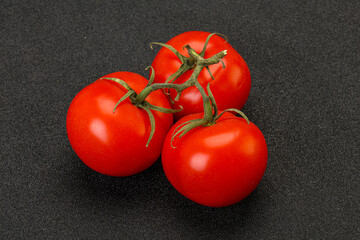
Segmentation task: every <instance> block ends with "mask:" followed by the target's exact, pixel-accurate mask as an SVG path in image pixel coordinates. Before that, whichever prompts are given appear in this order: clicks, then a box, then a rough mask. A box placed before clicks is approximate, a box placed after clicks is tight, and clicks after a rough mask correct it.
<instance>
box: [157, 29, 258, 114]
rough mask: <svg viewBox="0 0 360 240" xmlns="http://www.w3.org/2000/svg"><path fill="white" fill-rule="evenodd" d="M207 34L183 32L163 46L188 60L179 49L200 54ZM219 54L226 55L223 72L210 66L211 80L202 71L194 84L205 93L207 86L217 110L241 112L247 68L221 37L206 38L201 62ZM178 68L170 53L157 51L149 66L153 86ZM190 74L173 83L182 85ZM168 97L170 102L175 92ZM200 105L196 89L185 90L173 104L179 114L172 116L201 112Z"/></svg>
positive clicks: (246, 93) (247, 83) (247, 88)
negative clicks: (206, 41)
mask: <svg viewBox="0 0 360 240" xmlns="http://www.w3.org/2000/svg"><path fill="white" fill-rule="evenodd" d="M209 34H210V33H207V32H198V31H191V32H185V33H182V34H180V35H177V36H176V37H174V38H172V39H171V40H170V41H168V42H167V44H168V45H171V46H173V47H174V48H175V49H176V50H177V51H179V52H180V53H181V54H182V55H184V56H186V57H188V56H189V55H188V52H187V49H183V47H184V46H185V45H186V44H189V45H190V47H191V48H193V49H194V50H195V51H196V52H197V53H200V52H201V51H202V49H203V47H204V43H205V40H206V38H207V37H208V35H209ZM222 50H227V55H226V56H225V57H224V58H223V59H222V60H223V62H224V64H225V69H223V66H222V64H221V63H218V64H214V65H211V66H210V67H209V68H210V71H211V73H212V75H213V76H214V78H215V80H213V79H211V76H210V74H209V72H208V71H207V70H206V69H203V70H202V72H201V73H200V75H199V78H198V81H199V83H200V84H201V85H202V86H203V87H204V88H205V89H206V86H207V84H208V83H209V82H211V84H210V87H211V90H212V93H213V94H214V97H215V99H216V103H217V106H218V109H219V110H224V109H228V108H236V109H241V108H242V107H243V106H244V105H245V102H246V100H247V98H248V96H249V93H250V87H251V78H250V72H249V68H248V67H247V65H246V63H245V61H244V59H243V58H242V57H241V56H240V55H239V53H238V52H237V51H236V50H235V49H234V48H233V47H232V46H231V45H230V44H229V43H225V40H224V39H223V38H222V37H220V36H217V35H214V36H212V37H211V38H210V41H209V44H208V45H207V48H206V52H205V56H204V58H209V57H212V56H213V55H215V54H217V53H218V52H220V51H222ZM180 65H181V61H180V60H179V58H178V57H177V56H176V55H175V54H174V53H173V52H171V51H170V50H168V49H167V48H165V47H163V48H161V50H160V51H159V52H158V54H157V55H156V57H155V59H154V61H153V63H152V66H153V67H154V69H155V82H157V83H163V82H165V81H166V80H167V78H168V77H169V76H170V75H171V74H173V73H175V72H176V71H177V70H178V69H179V67H180ZM192 72H193V70H189V71H187V72H186V73H184V74H183V75H182V76H181V77H180V78H178V79H177V80H176V81H175V82H174V83H178V84H181V83H183V82H185V81H186V80H188V79H189V78H190V76H191V74H192ZM170 95H171V97H172V99H174V98H175V96H176V91H174V90H171V91H170ZM202 104H203V103H202V98H201V95H200V93H199V91H198V90H197V89H196V87H190V88H188V89H186V90H185V91H183V93H182V95H181V97H180V99H179V101H177V102H175V104H174V108H175V109H179V105H181V106H183V108H184V109H183V111H181V112H178V113H175V119H180V118H181V117H183V116H186V115H189V114H193V113H198V112H202V111H203V105H202Z"/></svg>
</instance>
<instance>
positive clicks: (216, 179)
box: [162, 113, 268, 207]
mask: <svg viewBox="0 0 360 240" xmlns="http://www.w3.org/2000/svg"><path fill="white" fill-rule="evenodd" d="M201 117H202V114H193V115H189V116H186V117H184V118H182V119H181V120H179V121H178V122H177V123H176V124H175V125H174V126H173V127H172V128H171V129H170V131H169V133H168V135H167V136H166V139H165V142H164V146H163V151H162V164H163V168H164V171H165V174H166V176H167V178H168V179H169V181H170V183H171V184H172V185H173V186H174V187H175V189H176V190H177V191H179V192H180V193H181V194H182V195H184V196H185V197H187V198H189V199H190V200H192V201H194V202H197V203H199V204H202V205H205V206H209V207H225V206H230V205H233V204H235V203H237V202H239V201H241V200H242V199H244V198H245V197H247V196H248V195H249V194H250V193H251V192H252V191H253V190H254V189H255V188H256V186H257V185H258V184H259V182H260V180H261V178H262V176H263V175H264V172H265V169H266V164H267V157H268V153H267V146H266V142H265V138H264V136H263V134H262V133H261V131H260V130H259V129H258V128H257V127H256V126H255V125H254V124H253V123H250V124H247V122H246V120H245V119H243V118H238V117H236V116H234V115H233V114H231V113H225V114H224V115H223V116H222V117H221V118H220V119H219V120H218V121H217V123H216V124H214V125H212V126H208V127H198V128H195V129H193V130H191V131H190V132H188V133H187V134H185V135H184V136H183V137H182V138H180V139H179V138H177V137H176V138H175V139H174V141H173V146H174V147H176V148H175V149H174V148H172V147H171V145H170V142H171V136H172V133H173V131H174V129H175V128H176V127H177V126H178V125H179V124H181V123H183V122H185V121H188V120H191V119H198V118H201Z"/></svg>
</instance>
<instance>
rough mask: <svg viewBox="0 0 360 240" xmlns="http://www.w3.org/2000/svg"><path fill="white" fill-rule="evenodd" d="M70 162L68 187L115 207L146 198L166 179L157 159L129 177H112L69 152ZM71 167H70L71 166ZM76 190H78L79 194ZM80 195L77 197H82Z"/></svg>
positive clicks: (90, 199) (93, 200)
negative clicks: (143, 169)
mask: <svg viewBox="0 0 360 240" xmlns="http://www.w3.org/2000/svg"><path fill="white" fill-rule="evenodd" d="M72 158H73V159H72V166H68V169H69V171H70V172H69V173H68V177H69V178H70V179H68V180H67V181H66V183H67V185H68V186H65V187H67V188H68V191H72V192H73V194H74V195H76V196H77V197H79V198H81V199H88V200H87V202H91V201H92V202H94V204H96V203H99V202H101V203H103V204H105V205H107V206H110V205H114V206H116V207H117V208H118V207H121V205H123V204H127V205H128V204H129V202H131V203H132V204H136V203H137V202H138V203H139V204H141V203H142V202H148V200H151V199H152V198H154V197H156V195H157V194H158V193H159V187H158V186H159V185H162V184H163V182H164V181H166V177H165V176H164V174H163V173H162V166H161V160H160V159H158V160H157V161H156V162H155V163H154V164H153V165H152V166H151V167H149V168H148V169H146V170H145V171H143V172H141V173H138V174H135V175H133V176H129V177H111V176H107V175H103V174H100V173H98V172H95V171H93V170H92V169H90V168H89V167H87V166H86V165H85V164H83V163H82V162H81V160H80V159H79V158H78V157H77V156H76V154H75V153H73V155H72ZM70 168H71V169H70ZM79 193H81V194H80V195H81V196H79ZM81 199H80V200H81Z"/></svg>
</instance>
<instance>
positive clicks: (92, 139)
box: [66, 72, 173, 176]
mask: <svg viewBox="0 0 360 240" xmlns="http://www.w3.org/2000/svg"><path fill="white" fill-rule="evenodd" d="M104 77H110V78H120V79H122V80H124V81H125V82H126V83H128V85H129V86H130V87H131V88H132V89H133V90H134V91H135V92H137V93H139V92H140V91H141V90H142V89H144V88H145V86H146V85H147V83H148V81H147V80H146V79H145V78H144V77H142V76H140V75H138V74H136V73H131V72H116V73H112V74H109V75H106V76H104ZM126 92H127V90H125V88H124V87H122V86H121V85H120V84H118V83H116V82H114V81H111V80H105V79H98V80H97V81H95V82H94V83H92V84H90V85H89V86H87V87H85V88H84V89H82V90H81V91H80V92H79V93H78V94H77V95H76V96H75V98H74V99H73V101H72V102H71V104H70V107H69V110H68V114H67V119H66V129H67V133H68V138H69V141H70V144H71V146H72V148H73V149H74V151H75V152H76V154H77V155H78V156H79V158H80V159H81V160H82V161H83V162H84V163H85V164H86V165H87V166H89V167H90V168H91V169H93V170H95V171H97V172H100V173H102V174H106V175H111V176H129V175H133V174H135V173H138V172H141V171H143V170H145V169H146V168H148V167H149V166H151V165H152V164H153V163H154V162H155V161H156V160H157V159H158V158H159V156H160V153H161V149H162V144H163V141H164V138H165V136H166V133H167V132H168V130H169V129H170V127H171V126H172V124H173V116H172V114H169V113H161V112H158V111H153V110H151V112H152V113H153V115H154V119H155V133H154V136H153V138H152V140H151V141H150V143H149V146H148V147H146V144H147V141H148V138H149V134H150V130H151V129H150V122H149V116H148V114H147V112H146V111H145V110H143V109H140V108H137V107H135V106H134V105H133V104H132V103H131V102H130V100H129V99H126V100H124V101H123V102H121V103H120V104H119V105H118V107H117V108H116V110H115V112H114V113H113V109H114V106H115V105H116V103H117V102H118V100H119V99H120V98H121V97H122V96H123V95H124V94H125V93H126ZM146 101H147V102H149V103H150V104H153V105H156V106H160V107H164V108H171V106H170V104H169V102H168V100H167V98H166V96H165V95H164V93H163V92H162V91H161V90H157V91H154V92H152V93H150V95H149V96H148V97H147V98H146Z"/></svg>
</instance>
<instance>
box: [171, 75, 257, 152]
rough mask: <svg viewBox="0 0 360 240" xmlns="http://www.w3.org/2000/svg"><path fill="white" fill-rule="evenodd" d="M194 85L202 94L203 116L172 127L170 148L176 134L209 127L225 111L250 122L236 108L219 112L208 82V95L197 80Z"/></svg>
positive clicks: (179, 134) (182, 134)
mask: <svg viewBox="0 0 360 240" xmlns="http://www.w3.org/2000/svg"><path fill="white" fill-rule="evenodd" d="M195 86H196V87H197V89H198V90H199V92H200V94H201V96H202V99H203V106H204V116H203V118H202V119H192V120H189V121H186V122H184V123H182V124H180V125H179V126H177V127H176V128H175V129H174V131H173V133H172V136H171V143H170V144H171V147H172V148H176V147H174V146H173V144H172V143H173V141H174V139H175V137H176V136H179V138H181V137H183V136H184V135H185V134H186V133H188V132H189V131H191V130H192V129H194V128H197V127H200V126H203V127H210V126H212V125H214V124H216V121H217V120H218V119H219V118H220V117H221V116H222V115H223V114H224V113H226V112H235V113H237V114H239V115H240V116H241V117H243V118H244V119H245V120H246V122H247V123H248V124H250V121H249V119H248V117H247V116H246V115H245V114H244V113H243V112H242V111H240V110H238V109H236V108H229V109H225V110H223V111H222V112H221V113H220V114H219V112H218V109H217V105H216V101H215V98H214V95H213V94H212V92H211V89H210V83H208V85H207V92H208V95H207V94H206V93H205V90H204V88H203V87H202V86H201V85H200V84H199V83H198V82H197V84H195Z"/></svg>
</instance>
